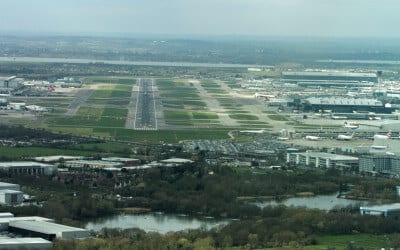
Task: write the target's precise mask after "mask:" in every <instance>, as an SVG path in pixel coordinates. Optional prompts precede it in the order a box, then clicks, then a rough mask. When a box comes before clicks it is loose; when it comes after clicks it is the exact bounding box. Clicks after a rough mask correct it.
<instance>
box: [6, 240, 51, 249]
mask: <svg viewBox="0 0 400 250" xmlns="http://www.w3.org/2000/svg"><path fill="white" fill-rule="evenodd" d="M52 246H53V244H52V243H51V241H48V240H45V239H42V238H31V237H30V238H28V237H27V238H20V237H18V238H9V237H1V238H0V249H50V248H52Z"/></svg>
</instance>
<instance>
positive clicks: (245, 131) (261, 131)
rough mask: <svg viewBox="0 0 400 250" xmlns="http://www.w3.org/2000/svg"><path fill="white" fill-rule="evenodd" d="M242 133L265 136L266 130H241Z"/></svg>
mask: <svg viewBox="0 0 400 250" xmlns="http://www.w3.org/2000/svg"><path fill="white" fill-rule="evenodd" d="M239 132H240V133H249V134H263V133H265V130H264V129H260V130H241V131H239Z"/></svg>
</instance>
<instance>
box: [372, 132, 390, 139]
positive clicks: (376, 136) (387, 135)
mask: <svg viewBox="0 0 400 250" xmlns="http://www.w3.org/2000/svg"><path fill="white" fill-rule="evenodd" d="M391 134H392V130H389V132H388V133H387V134H386V135H374V139H384V140H389V139H390V136H391Z"/></svg>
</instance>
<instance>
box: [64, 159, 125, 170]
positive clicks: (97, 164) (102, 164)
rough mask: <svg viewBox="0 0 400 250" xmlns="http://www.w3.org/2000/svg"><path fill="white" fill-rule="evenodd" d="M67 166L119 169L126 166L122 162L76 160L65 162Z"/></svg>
mask: <svg viewBox="0 0 400 250" xmlns="http://www.w3.org/2000/svg"><path fill="white" fill-rule="evenodd" d="M65 166H66V167H69V168H97V169H103V168H117V167H123V166H124V164H123V163H121V162H113V161H97V160H76V161H67V162H65Z"/></svg>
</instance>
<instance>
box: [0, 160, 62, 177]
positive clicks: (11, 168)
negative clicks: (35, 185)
mask: <svg viewBox="0 0 400 250" xmlns="http://www.w3.org/2000/svg"><path fill="white" fill-rule="evenodd" d="M0 171H3V172H6V173H9V174H11V175H18V174H30V175H53V174H55V173H56V172H57V167H56V166H54V165H50V164H44V163H39V162H30V161H18V162H17V161H15V162H0Z"/></svg>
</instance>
